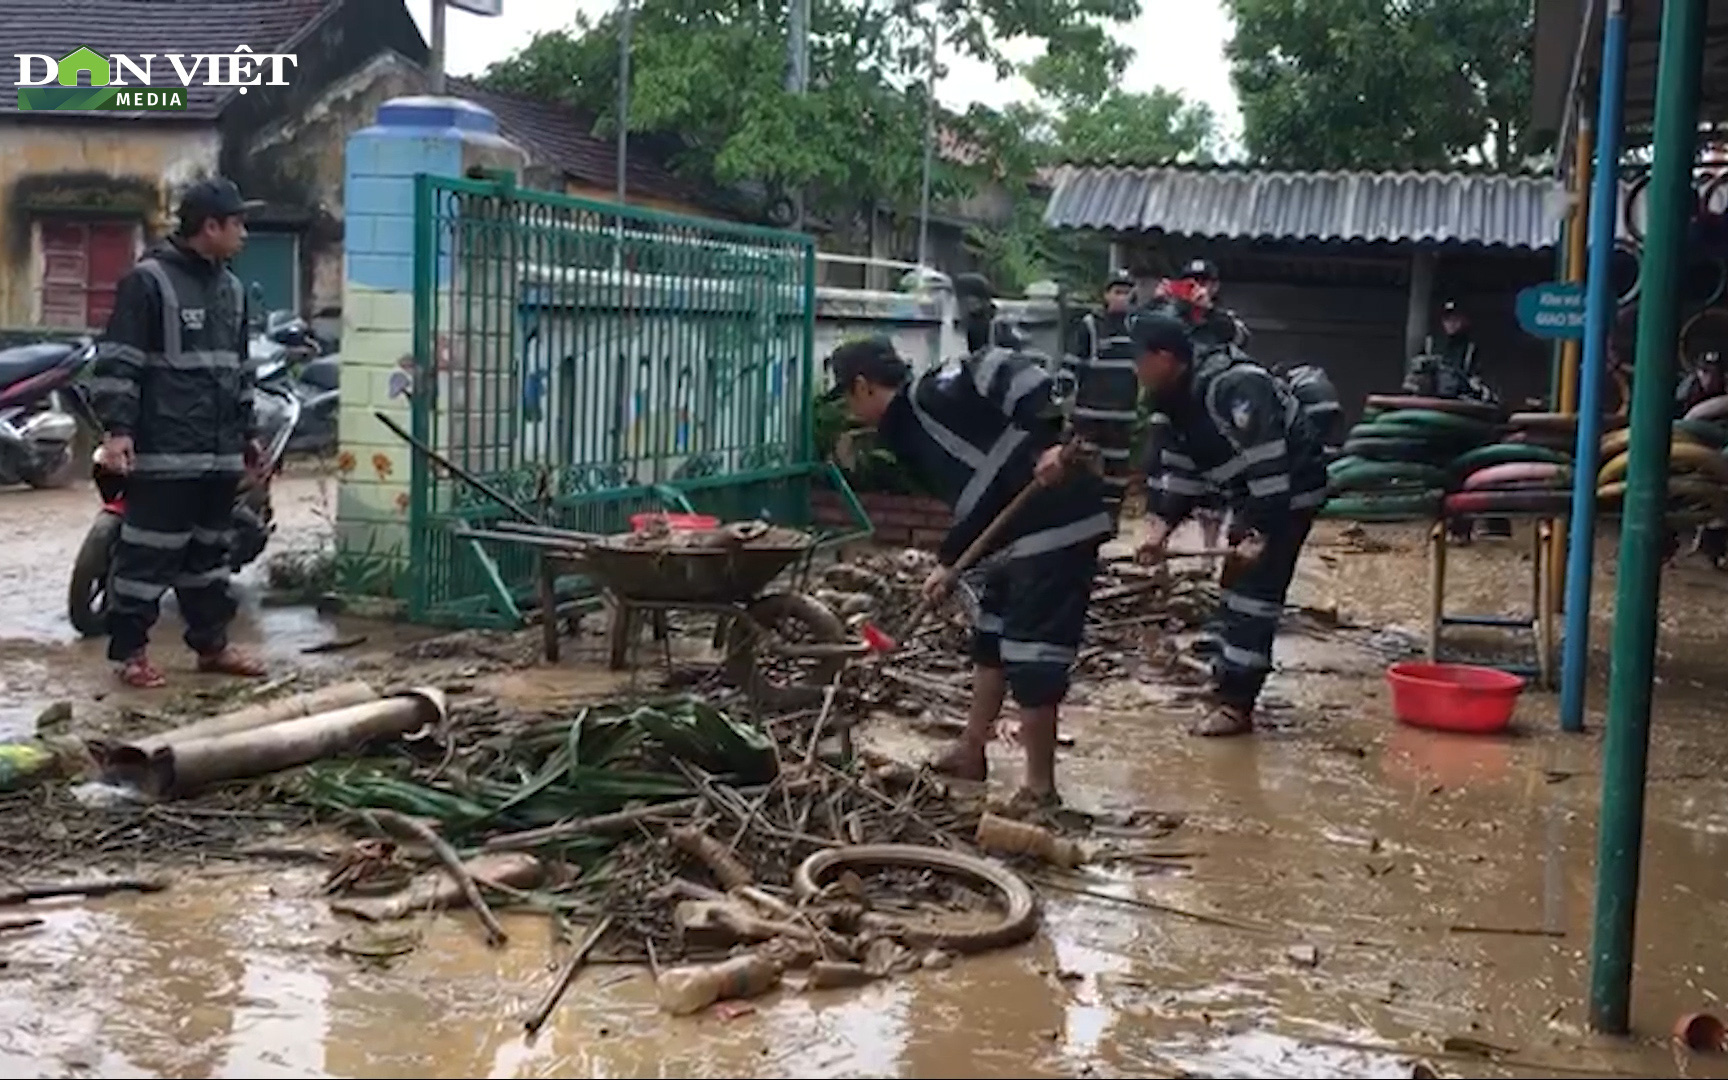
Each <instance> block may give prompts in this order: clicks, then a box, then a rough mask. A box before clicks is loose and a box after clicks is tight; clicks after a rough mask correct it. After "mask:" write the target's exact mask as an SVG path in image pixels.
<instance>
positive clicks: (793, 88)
mask: <svg viewBox="0 0 1728 1080" xmlns="http://www.w3.org/2000/svg"><path fill="white" fill-rule="evenodd" d="M786 15H787V19H786V90H787V92H788V93H792V94H803V93H805V92H807V91H808V90H809V89H810V0H792V2H791V7H790V10H788V11H787V13H786ZM792 215H793V221H794V224H793V226H792V227H793V228H795V229H797V230H799V231H803V229H804V188H803V186H802V185H800V186H799V187H798V189H797V190H796V191H794V192H793V193H792ZM865 277H866V279H868V277H869V272H868V271H866V273H865Z"/></svg>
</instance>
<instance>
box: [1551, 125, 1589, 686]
mask: <svg viewBox="0 0 1728 1080" xmlns="http://www.w3.org/2000/svg"><path fill="white" fill-rule="evenodd" d="M1593 134H1594V133H1593V132H1592V131H1591V129H1590V119H1589V118H1588V117H1581V118H1580V119H1579V121H1578V145H1577V146H1576V147H1575V148H1574V149H1575V151H1576V158H1575V160H1574V161H1573V164H1572V213H1571V214H1570V215H1569V224H1568V225H1567V228H1566V280H1567V281H1569V282H1574V283H1576V282H1581V281H1583V280H1584V241H1585V239H1586V237H1587V236H1588V233H1587V232H1586V222H1587V220H1588V216H1589V211H1590V166H1591V164H1592V163H1591V160H1590V147H1591V142H1592V140H1591V136H1592V135H1593ZM1577 411H1578V342H1576V341H1563V342H1561V343H1560V412H1562V413H1565V414H1568V415H1572V414H1576V413H1577ZM1569 531H1570V530H1569V529H1568V528H1567V523H1566V522H1565V521H1564V520H1560V521H1556V522H1555V523H1554V529H1553V531H1552V532H1551V533H1549V540H1548V559H1547V562H1548V592H1547V595H1548V610H1547V612H1546V614H1547V615H1548V616H1550V617H1552V616H1553V615H1554V614H1555V613H1557V612H1558V611H1560V608H1561V601H1562V600H1563V599H1564V598H1565V595H1566V536H1567V534H1568V532H1569ZM1543 662H1544V663H1550V662H1552V657H1544V658H1543Z"/></svg>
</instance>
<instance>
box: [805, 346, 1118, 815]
mask: <svg viewBox="0 0 1728 1080" xmlns="http://www.w3.org/2000/svg"><path fill="white" fill-rule="evenodd" d="M828 365H829V368H830V370H831V371H832V372H833V375H834V388H833V390H831V391H830V396H831V397H833V398H838V399H841V400H844V401H845V403H846V407H847V409H848V411H849V412H850V413H851V414H852V416H853V418H854V419H856V420H858V421H859V422H860V423H863V424H865V425H868V426H869V427H872V428H875V429H876V437H877V442H878V444H879V445H880V446H882V447H883V448H885V449H887V450H889V451H891V452H892V453H894V455H895V456H896V457H898V458H899V460H900V461H901V462H902V463H903V464H904V465H906V466H907V467H909V468H913V469H916V470H918V471H919V472H920V473H921V474H922V475H923V476H924V477H925V478H926V480H928V481H929V483H930V485H931V487H932V488H933V489H935V490H936V491H938V492H940V493H941V496H942V498H943V501H945V502H947V503H948V505H949V506H950V507H951V508H952V509H953V512H954V524H953V527H952V528H951V529H949V531H948V535H947V537H946V538H944V540H943V542H942V545H941V548H940V550H939V551H938V553H937V554H938V558H939V560H940V565H939V566H938V567H937V568H936V570H934V571H933V572H932V573H931V575H930V578H929V580H927V581H926V582H925V583H924V596H925V599H926V601H927V602H929V603H932V604H933V603H938V602H940V601H941V600H942V599H943V598H944V597H946V596H947V595H948V594H949V593H950V592H951V591H952V589H953V587H954V584H955V582H956V580H957V579H958V576H959V575H960V573H962V572H964V571H966V570H967V569H970V567H971V565H972V563H973V562H974V561H975V560H978V559H982V560H983V561H984V565H986V566H988V568H989V569H988V570H987V571H986V572H985V574H984V589H983V595H982V597H981V598H980V601H979V615H978V622H977V626H976V629H975V631H974V634H973V639H972V660H973V664H974V668H973V673H972V705H971V710H970V712H969V714H968V716H967V721H966V732H965V734H963V735H962V736H961V737H960V741H959V742H958V743H957V744H956V745H955V746H954V747H952V748H951V749H950V750H949V751H948V752H947V753H946V754H944V755H943V756H942V757H941V758H940V759H939V760H938V761H937V762H936V768H937V769H938V770H939V771H941V772H944V773H947V774H948V775H951V776H955V777H958V778H961V779H967V780H983V779H985V777H986V772H987V765H986V759H985V754H984V748H985V746H986V744H987V743H988V742H989V741H990V737H991V736H992V734H994V732H995V729H996V721H997V718H998V717H999V716H1000V714H1001V711H1002V706H1003V703H1004V701H1005V700H1006V697H1007V694H1008V692H1009V691H1010V690H1012V691H1013V694H1014V700H1015V702H1016V703H1017V704H1018V705H1019V713H1020V742H1021V744H1022V745H1023V746H1024V747H1025V750H1026V776H1025V785H1024V787H1023V788H1022V791H1021V794H1020V795H1019V796H1016V802H1029V803H1031V804H1032V805H1033V806H1044V805H1050V804H1053V803H1055V802H1056V801H1057V796H1056V778H1055V763H1056V723H1057V709H1058V707H1059V706H1060V704H1061V702H1062V700H1063V698H1065V697H1066V696H1067V694H1068V682H1069V673H1070V669H1071V668H1072V667H1073V665H1074V660H1075V658H1076V656H1077V655H1078V651H1079V646H1080V637H1081V633H1082V631H1083V630H1084V629H1085V624H1086V606H1087V603H1088V602H1089V600H1090V599H1091V591H1092V577H1093V574H1094V573H1095V572H1096V569H1097V564H1098V547H1099V545H1100V544H1102V543H1103V542H1104V540H1105V539H1106V538H1108V537H1109V535H1110V533H1111V531H1112V523H1111V519H1110V514H1109V513H1108V512H1107V511H1106V510H1105V508H1104V491H1103V487H1104V485H1103V482H1102V480H1101V479H1100V478H1099V477H1098V476H1097V475H1095V474H1093V473H1090V472H1088V471H1086V470H1084V469H1079V468H1076V467H1074V466H1073V461H1072V459H1073V454H1072V453H1071V451H1070V449H1069V447H1068V446H1065V445H1064V444H1062V442H1061V418H1060V416H1059V415H1058V414H1057V413H1056V411H1055V408H1054V401H1053V399H1052V396H1051V387H1052V385H1053V384H1052V381H1051V378H1050V375H1049V374H1048V373H1047V371H1046V370H1045V368H1044V367H1043V366H1041V365H1040V364H1038V363H1036V362H1034V360H1033V358H1032V357H1031V356H1030V355H1029V354H1027V353H1025V352H1021V351H1013V350H1008V349H1001V348H989V347H986V348H983V349H980V350H977V351H975V352H973V353H972V354H971V355H969V356H967V357H966V358H964V359H962V360H959V361H955V362H953V363H950V364H948V365H945V366H943V367H942V368H939V369H935V370H931V371H928V372H925V373H924V374H923V375H920V376H918V377H916V378H914V377H913V376H912V373H911V370H910V369H909V368H908V367H907V365H906V362H905V361H904V360H902V359H901V358H900V357H899V355H898V354H897V353H895V351H894V346H893V345H892V344H890V343H889V342H888V340H887V339H886V338H880V337H877V338H868V339H864V340H860V341H853V342H848V343H847V344H845V345H842V346H840V347H839V348H838V349H836V350H834V353H833V355H832V356H830V357H829V358H828Z"/></svg>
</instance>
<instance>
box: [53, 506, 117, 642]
mask: <svg viewBox="0 0 1728 1080" xmlns="http://www.w3.org/2000/svg"><path fill="white" fill-rule="evenodd" d="M119 540H120V515H119V514H116V513H113V512H111V511H108V510H104V511H102V512H101V513H100V514H98V515H96V520H95V522H93V523H92V524H91V526H90V531H89V532H87V533H85V534H84V543H83V544H82V545H81V546H80V547H79V548H78V558H77V559H76V560H74V561H73V563H72V583H71V584H70V585H69V586H68V587H67V589H66V613H67V615H69V616H70V617H71V619H72V626H73V627H74V628H75V629H76V630H77V631H78V632H79V633H80V634H83V635H84V636H85V637H101V636H102V635H104V634H106V633H107V632H108V572H109V568H110V566H111V565H112V562H113V555H114V545H115V544H116V543H118V542H119Z"/></svg>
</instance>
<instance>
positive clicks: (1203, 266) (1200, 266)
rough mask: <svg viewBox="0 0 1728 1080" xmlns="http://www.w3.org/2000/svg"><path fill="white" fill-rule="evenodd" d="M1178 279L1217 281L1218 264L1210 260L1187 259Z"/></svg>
mask: <svg viewBox="0 0 1728 1080" xmlns="http://www.w3.org/2000/svg"><path fill="white" fill-rule="evenodd" d="M1176 276H1177V277H1178V278H1194V279H1196V280H1200V281H1217V280H1218V264H1217V263H1215V262H1213V261H1212V260H1211V259H1189V260H1188V262H1187V263H1186V264H1185V265H1184V266H1183V267H1182V272H1181V273H1180V274H1177V275H1176Z"/></svg>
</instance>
